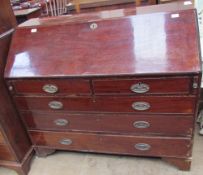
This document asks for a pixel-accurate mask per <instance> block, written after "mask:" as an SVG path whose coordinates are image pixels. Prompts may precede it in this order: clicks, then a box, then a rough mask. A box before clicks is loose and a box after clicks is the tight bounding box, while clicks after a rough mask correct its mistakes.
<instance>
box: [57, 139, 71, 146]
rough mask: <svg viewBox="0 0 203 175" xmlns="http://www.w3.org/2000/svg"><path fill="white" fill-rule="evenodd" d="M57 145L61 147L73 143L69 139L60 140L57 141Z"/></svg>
mask: <svg viewBox="0 0 203 175" xmlns="http://www.w3.org/2000/svg"><path fill="white" fill-rule="evenodd" d="M59 143H60V144H62V145H71V144H72V143H73V141H72V140H71V139H62V140H60V141H59Z"/></svg>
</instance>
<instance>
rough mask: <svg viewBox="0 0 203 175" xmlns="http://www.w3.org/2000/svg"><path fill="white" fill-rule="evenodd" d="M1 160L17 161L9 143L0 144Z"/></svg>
mask: <svg viewBox="0 0 203 175" xmlns="http://www.w3.org/2000/svg"><path fill="white" fill-rule="evenodd" d="M0 160H8V161H15V160H16V159H15V157H14V155H13V154H12V153H11V151H10V150H9V148H8V147H7V145H0Z"/></svg>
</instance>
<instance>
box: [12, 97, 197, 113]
mask: <svg viewBox="0 0 203 175" xmlns="http://www.w3.org/2000/svg"><path fill="white" fill-rule="evenodd" d="M15 101H16V104H17V106H18V108H19V109H20V110H45V111H83V112H89V111H91V112H117V113H122V112H123V113H185V114H193V113H194V107H195V101H196V98H195V97H188V96H185V97H180V96H167V97H166V96H153V97H152V96H150V97H147V96H142V97H140V96H139V97H113V96H112V97H110V96H108V97H96V98H90V97H72V98H68V97H64V98H62V97H61V98H59V97H15Z"/></svg>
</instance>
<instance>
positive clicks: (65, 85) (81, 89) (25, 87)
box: [9, 79, 91, 95]
mask: <svg viewBox="0 0 203 175" xmlns="http://www.w3.org/2000/svg"><path fill="white" fill-rule="evenodd" d="M47 84H51V85H55V86H57V87H58V91H57V92H56V93H55V94H57V95H64V94H66V95H67V94H69V95H71V94H78V95H80V94H90V93H91V92H90V83H89V80H80V79H78V80H75V79H70V80H67V79H65V80H64V79H49V80H37V81H36V80H24V81H11V82H9V85H11V86H13V88H14V91H15V92H16V94H32V93H34V94H44V95H48V93H47V92H45V91H44V90H43V86H44V85H47Z"/></svg>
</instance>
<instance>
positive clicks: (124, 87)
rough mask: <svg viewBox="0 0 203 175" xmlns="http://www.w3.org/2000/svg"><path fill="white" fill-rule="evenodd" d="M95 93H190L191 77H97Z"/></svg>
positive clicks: (94, 81)
mask: <svg viewBox="0 0 203 175" xmlns="http://www.w3.org/2000/svg"><path fill="white" fill-rule="evenodd" d="M93 87H94V92H95V94H98V95H105V94H117V93H119V94H137V95H139V94H142V95H143V94H190V93H191V89H192V78H191V77H184V76H183V77H162V78H131V79H95V80H93Z"/></svg>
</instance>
